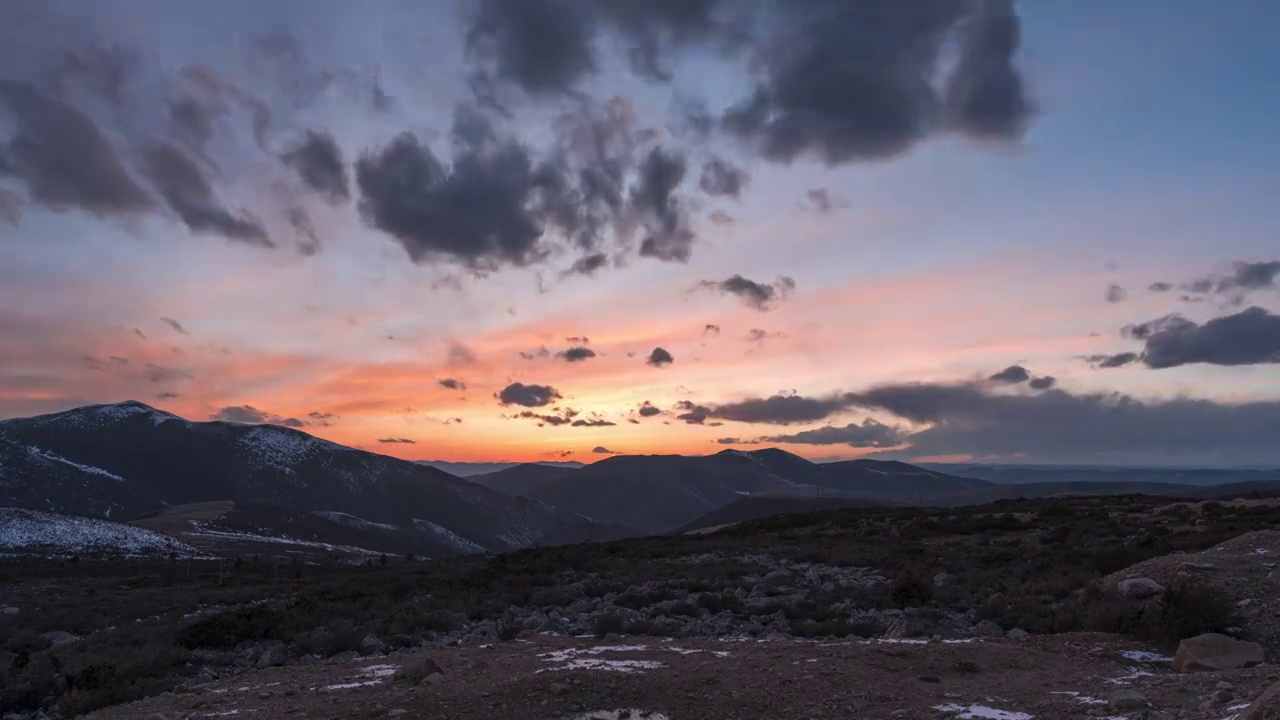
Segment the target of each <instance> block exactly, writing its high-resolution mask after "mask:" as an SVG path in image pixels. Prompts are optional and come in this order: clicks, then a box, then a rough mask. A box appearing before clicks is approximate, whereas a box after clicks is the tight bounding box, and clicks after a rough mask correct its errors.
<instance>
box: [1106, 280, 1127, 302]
mask: <svg viewBox="0 0 1280 720" xmlns="http://www.w3.org/2000/svg"><path fill="white" fill-rule="evenodd" d="M1105 297H1106V300H1107V302H1109V303H1118V302H1124V301H1125V299H1127V298H1128V297H1129V291H1128V290H1125V289H1124V288H1122V287H1120V286H1119V285H1116V284H1115V283H1112V284H1110V285H1108V286H1107V292H1106V295H1105Z"/></svg>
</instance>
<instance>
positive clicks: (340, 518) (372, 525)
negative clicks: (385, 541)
mask: <svg viewBox="0 0 1280 720" xmlns="http://www.w3.org/2000/svg"><path fill="white" fill-rule="evenodd" d="M311 514H312V515H318V516H320V517H322V518H324V519H326V520H332V521H333V522H336V523H338V524H340V525H346V526H347V527H356V528H363V529H375V530H392V531H398V530H399V529H400V528H398V527H396V526H395V525H389V524H387V523H377V522H371V521H369V520H365V519H364V518H361V517H356V516H355V515H351V514H350V513H344V512H338V511H337V510H312V511H311Z"/></svg>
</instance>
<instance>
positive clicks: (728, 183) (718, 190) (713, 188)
mask: <svg viewBox="0 0 1280 720" xmlns="http://www.w3.org/2000/svg"><path fill="white" fill-rule="evenodd" d="M750 180H751V176H750V175H748V174H747V172H746V171H745V170H743V169H742V168H739V167H737V166H736V165H734V164H733V163H730V162H728V161H727V160H723V159H721V158H712V159H710V160H708V161H706V162H705V163H703V165H702V177H701V178H699V180H698V187H700V188H702V192H704V193H706V194H708V195H711V196H713V197H722V196H729V197H735V198H736V197H739V196H741V195H742V191H743V190H744V189H746V187H747V183H748V182H749V181H750Z"/></svg>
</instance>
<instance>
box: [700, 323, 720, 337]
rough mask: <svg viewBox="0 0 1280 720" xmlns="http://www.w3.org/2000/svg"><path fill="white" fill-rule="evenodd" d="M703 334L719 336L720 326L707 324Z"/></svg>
mask: <svg viewBox="0 0 1280 720" xmlns="http://www.w3.org/2000/svg"><path fill="white" fill-rule="evenodd" d="M702 334H703V335H719V334H720V326H719V325H716V324H715V323H707V324H706V326H705V327H703V328H702Z"/></svg>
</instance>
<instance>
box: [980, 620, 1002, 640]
mask: <svg viewBox="0 0 1280 720" xmlns="http://www.w3.org/2000/svg"><path fill="white" fill-rule="evenodd" d="M1001 635H1004V628H1002V627H1000V626H999V625H997V624H996V623H994V622H992V621H990V620H983V621H982V622H980V623H978V624H977V625H974V626H973V636H974V637H1000V636H1001Z"/></svg>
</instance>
